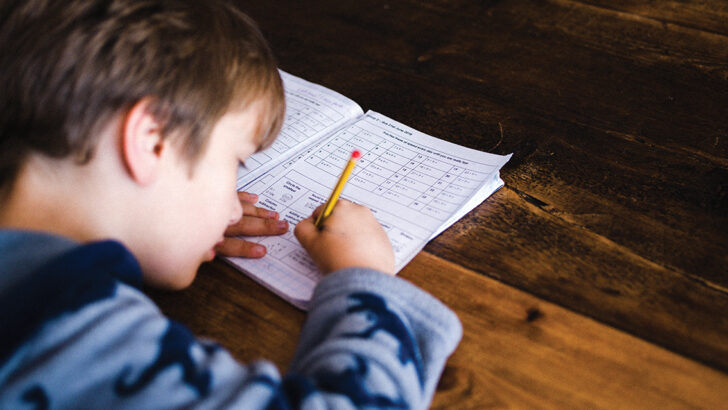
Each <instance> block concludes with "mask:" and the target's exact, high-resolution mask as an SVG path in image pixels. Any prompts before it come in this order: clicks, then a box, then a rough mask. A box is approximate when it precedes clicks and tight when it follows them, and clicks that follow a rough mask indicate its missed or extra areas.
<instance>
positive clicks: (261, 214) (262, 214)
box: [240, 202, 279, 219]
mask: <svg viewBox="0 0 728 410" xmlns="http://www.w3.org/2000/svg"><path fill="white" fill-rule="evenodd" d="M240 205H242V206H243V217H246V216H254V217H258V218H265V219H278V218H279V215H278V212H276V211H270V210H268V209H265V208H260V207H257V206H255V205H253V204H251V203H247V202H241V203H240Z"/></svg>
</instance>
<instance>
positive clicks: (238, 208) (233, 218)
mask: <svg viewBox="0 0 728 410" xmlns="http://www.w3.org/2000/svg"><path fill="white" fill-rule="evenodd" d="M242 217H243V206H242V205H240V199H238V193H237V192H235V194H234V195H233V208H232V213H231V215H230V223H229V225H232V224H234V223H236V222H238V221H239V220H240V219H241V218H242Z"/></svg>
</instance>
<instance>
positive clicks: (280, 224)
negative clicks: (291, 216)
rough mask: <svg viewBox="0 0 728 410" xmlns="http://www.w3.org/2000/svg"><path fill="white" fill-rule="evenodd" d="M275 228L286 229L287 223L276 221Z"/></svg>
mask: <svg viewBox="0 0 728 410" xmlns="http://www.w3.org/2000/svg"><path fill="white" fill-rule="evenodd" d="M277 226H278V228H280V229H285V228H288V221H278V222H277Z"/></svg>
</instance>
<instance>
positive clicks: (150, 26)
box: [0, 0, 284, 286]
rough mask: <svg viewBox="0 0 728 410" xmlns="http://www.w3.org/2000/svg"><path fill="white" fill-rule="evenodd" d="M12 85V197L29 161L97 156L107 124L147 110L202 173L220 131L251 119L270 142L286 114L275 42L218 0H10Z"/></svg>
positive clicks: (8, 92)
mask: <svg viewBox="0 0 728 410" xmlns="http://www.w3.org/2000/svg"><path fill="white" fill-rule="evenodd" d="M0 84H2V92H0V203H2V201H3V200H5V199H7V198H9V197H10V196H11V195H12V193H13V190H14V184H15V183H16V181H17V180H18V175H20V174H21V173H22V170H23V167H24V166H25V164H26V163H27V162H28V161H29V158H31V157H33V158H46V159H48V160H51V159H52V160H53V161H56V160H63V161H72V162H73V163H75V164H78V165H83V164H86V163H90V162H92V161H93V160H94V157H95V154H96V153H97V148H98V143H99V135H102V131H103V130H104V129H108V128H109V126H110V124H115V123H117V122H119V121H120V123H121V124H122V125H123V126H122V127H121V128H120V131H119V132H120V133H124V132H127V131H125V130H126V129H125V128H124V126H126V125H129V122H128V121H129V118H127V117H128V116H129V115H130V113H132V112H135V109H137V110H136V111H139V112H143V113H148V114H150V116H151V117H153V118H154V119H155V120H156V124H157V125H158V127H159V135H160V138H161V139H162V140H163V142H164V144H165V145H164V146H171V147H173V149H174V151H175V152H176V153H177V156H178V157H179V158H181V159H182V161H181V162H184V163H185V165H186V166H187V171H188V172H187V176H188V177H189V178H190V180H192V179H194V178H197V177H199V176H200V175H205V172H206V171H205V170H201V169H199V168H200V167H202V166H203V165H204V164H205V157H206V156H208V154H210V153H209V148H210V147H211V146H214V145H215V144H214V142H211V141H210V140H211V138H209V137H210V136H211V135H213V136H214V135H215V133H214V132H213V130H217V129H218V128H222V129H221V130H218V132H217V134H226V133H227V134H231V133H234V127H236V126H237V127H249V128H250V137H251V139H252V140H253V141H250V143H251V145H252V146H254V148H261V147H263V146H265V145H267V144H269V143H270V142H271V140H272V139H273V138H274V137H275V135H276V134H277V132H278V130H279V129H280V126H281V123H282V120H283V110H284V104H283V90H282V85H281V80H280V77H279V75H278V72H277V69H276V65H275V61H274V59H273V57H272V54H271V52H270V50H269V49H268V46H267V45H266V43H265V41H264V39H263V38H262V36H261V34H260V33H259V31H258V29H257V28H256V27H255V25H254V23H252V22H251V21H250V20H249V19H248V18H247V17H246V16H244V15H243V14H242V13H240V12H238V11H236V10H234V9H233V8H232V7H230V6H228V5H226V4H224V3H222V2H218V1H210V0H205V1H198V0H188V1H184V0H108V1H104V0H67V1H49V0H4V1H3V2H2V4H1V5H0ZM251 112H254V114H255V115H254V116H251V115H250V113H251ZM230 113H237V114H236V115H235V116H233V117H230V116H228V115H227V114H230ZM244 113H248V114H247V115H244ZM120 118H121V119H120ZM221 118H222V119H224V120H225V121H221ZM243 120H244V121H250V120H252V121H253V122H254V124H252V125H251V124H241V123H239V122H240V121H243ZM236 121H237V123H236ZM212 139H214V138H212ZM243 142H244V141H243ZM228 143H229V144H233V142H232V140H230V141H228ZM155 148H156V147H155ZM228 148H230V147H228ZM121 149H122V148H121V147H120V150H121ZM167 150H168V151H169V150H170V149H167ZM245 154H246V155H247V154H249V153H247V152H246V153H245ZM210 155H214V154H210ZM208 162H209V161H208ZM207 165H210V164H207ZM208 168H209V167H208ZM208 171H209V169H208ZM207 173H208V174H209V172H207ZM208 177H212V176H211V175H208ZM231 189H232V188H231ZM233 194H234V193H231V194H230V195H231V198H232V195H233ZM210 206H215V204H213V203H210ZM212 223H213V225H217V222H215V221H212ZM151 229H152V230H153V229H155V228H154V227H151ZM216 229H217V228H216ZM152 236H153V235H152ZM181 240H184V238H182V239H181ZM169 246H171V244H170V245H169ZM137 256H139V255H137ZM141 259H142V260H141V262H142V265H143V266H144V265H145V260H144V258H141ZM147 265H148V267H151V268H153V267H154V263H148V264H147ZM165 281H166V282H170V284H171V285H172V286H174V284H173V283H172V282H174V281H171V280H166V279H162V280H160V281H159V282H160V283H162V284H164V282H165Z"/></svg>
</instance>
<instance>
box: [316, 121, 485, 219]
mask: <svg viewBox="0 0 728 410" xmlns="http://www.w3.org/2000/svg"><path fill="white" fill-rule="evenodd" d="M355 149H358V150H359V151H361V152H362V158H361V159H359V162H358V164H357V166H356V168H355V169H354V172H353V173H352V176H351V179H350V182H349V183H351V184H352V185H356V186H358V187H359V188H362V189H365V190H367V191H370V192H374V193H376V194H377V195H379V196H382V197H384V198H388V199H390V200H393V201H395V202H397V203H399V204H402V205H404V206H407V207H410V208H412V209H415V210H418V211H422V212H423V213H426V214H428V215H430V216H433V217H440V216H441V214H442V212H452V211H453V210H455V209H457V207H458V206H459V205H460V204H461V203H463V201H465V200H466V199H467V198H468V196H469V195H470V194H471V193H472V192H473V190H474V189H476V188H478V186H479V184H480V183H481V182H482V180H480V181H479V180H477V179H473V178H469V177H476V176H479V175H480V173H479V172H477V171H473V170H468V169H464V168H463V167H459V166H451V165H449V164H447V163H445V162H444V161H440V160H438V159H436V158H433V157H429V156H427V155H424V154H418V153H416V152H414V151H412V150H410V149H408V148H406V147H404V146H402V145H400V144H395V143H392V142H391V141H389V140H386V139H384V138H382V137H378V136H375V135H372V134H371V133H370V132H369V131H367V130H365V129H363V128H361V127H359V126H356V125H354V126H351V127H349V128H347V129H346V130H342V131H340V132H339V133H338V134H337V135H336V136H334V137H333V138H331V140H329V141H328V142H327V143H325V144H323V145H322V146H321V147H320V148H318V149H317V150H316V151H315V152H314V153H313V154H312V155H310V156H308V157H307V159H306V162H307V163H309V164H311V165H313V166H315V167H317V168H318V169H320V170H322V171H324V172H326V173H328V174H330V175H332V176H335V177H338V176H339V175H340V174H341V170H342V169H343V168H344V166H345V165H346V162H347V161H348V160H349V157H350V155H351V152H352V151H354V150H355Z"/></svg>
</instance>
